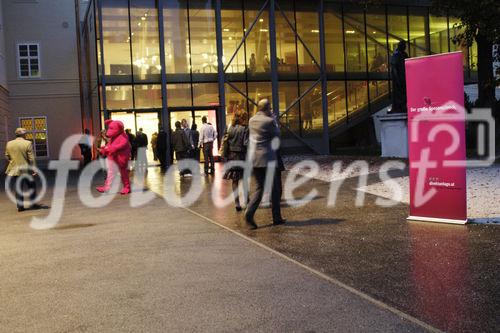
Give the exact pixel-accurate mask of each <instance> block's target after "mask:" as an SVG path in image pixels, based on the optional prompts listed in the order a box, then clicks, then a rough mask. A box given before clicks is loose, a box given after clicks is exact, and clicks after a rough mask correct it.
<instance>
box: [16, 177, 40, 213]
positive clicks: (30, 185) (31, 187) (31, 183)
mask: <svg viewBox="0 0 500 333" xmlns="http://www.w3.org/2000/svg"><path fill="white" fill-rule="evenodd" d="M18 179H19V177H12V186H14V187H15V186H16V184H17V180H18ZM25 188H27V189H28V191H29V200H30V204H31V205H33V204H34V203H35V198H36V182H35V180H29V179H27V178H22V180H21V184H20V188H19V191H17V188H14V190H15V191H16V203H17V208H24V193H23V191H24V189H25Z"/></svg>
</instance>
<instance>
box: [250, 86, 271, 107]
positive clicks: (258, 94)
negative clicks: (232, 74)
mask: <svg viewBox="0 0 500 333" xmlns="http://www.w3.org/2000/svg"><path fill="white" fill-rule="evenodd" d="M248 98H250V99H251V100H253V101H254V102H255V103H258V102H259V101H260V100H261V99H263V98H267V99H268V100H269V102H270V103H271V105H272V88H271V82H248ZM249 107H250V110H249V113H250V115H253V114H255V113H256V112H257V106H256V105H254V104H252V103H250V104H249Z"/></svg>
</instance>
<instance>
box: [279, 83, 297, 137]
mask: <svg viewBox="0 0 500 333" xmlns="http://www.w3.org/2000/svg"><path fill="white" fill-rule="evenodd" d="M279 97H280V115H282V116H281V118H280V121H281V123H283V124H285V125H286V126H287V127H288V128H289V129H290V130H292V131H293V132H295V133H296V134H297V135H300V112H299V103H297V104H295V105H294V106H293V107H291V106H292V104H293V102H294V101H296V100H297V98H298V97H299V87H298V85H297V82H296V81H292V82H288V81H282V82H280V83H279ZM290 107H291V108H290ZM289 108H290V109H289ZM287 110H288V111H287ZM285 112H286V113H285Z"/></svg>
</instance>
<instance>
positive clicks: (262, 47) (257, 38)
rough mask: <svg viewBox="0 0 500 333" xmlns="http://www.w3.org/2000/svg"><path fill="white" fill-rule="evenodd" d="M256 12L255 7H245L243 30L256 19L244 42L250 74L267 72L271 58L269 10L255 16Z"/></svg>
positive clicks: (248, 27)
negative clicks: (248, 8)
mask: <svg viewBox="0 0 500 333" xmlns="http://www.w3.org/2000/svg"><path fill="white" fill-rule="evenodd" d="M260 3H262V4H263V3H264V2H262V1H260V2H259V4H260ZM258 13H259V11H258V10H257V9H253V8H252V9H250V10H247V9H245V29H244V31H245V32H246V31H248V29H250V27H251V25H252V24H253V22H254V21H256V24H255V26H254V27H253V29H252V30H251V31H250V34H249V35H248V37H247V39H246V42H245V44H246V59H247V67H248V73H249V74H250V75H251V74H254V73H269V72H270V71H271V59H270V58H269V55H270V49H269V15H268V14H269V12H268V10H264V11H263V12H262V14H261V15H260V16H259V17H257V14H258ZM254 59H255V60H254Z"/></svg>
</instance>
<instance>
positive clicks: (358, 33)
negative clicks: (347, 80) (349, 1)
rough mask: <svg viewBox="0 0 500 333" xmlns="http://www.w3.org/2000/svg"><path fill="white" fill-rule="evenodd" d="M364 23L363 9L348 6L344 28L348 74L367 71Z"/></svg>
mask: <svg viewBox="0 0 500 333" xmlns="http://www.w3.org/2000/svg"><path fill="white" fill-rule="evenodd" d="M364 22H365V21H364V15H363V10H362V9H361V8H359V7H354V6H352V7H351V6H346V8H345V13H344V26H345V47H346V57H347V71H348V72H365V71H366V47H365V26H364Z"/></svg>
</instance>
